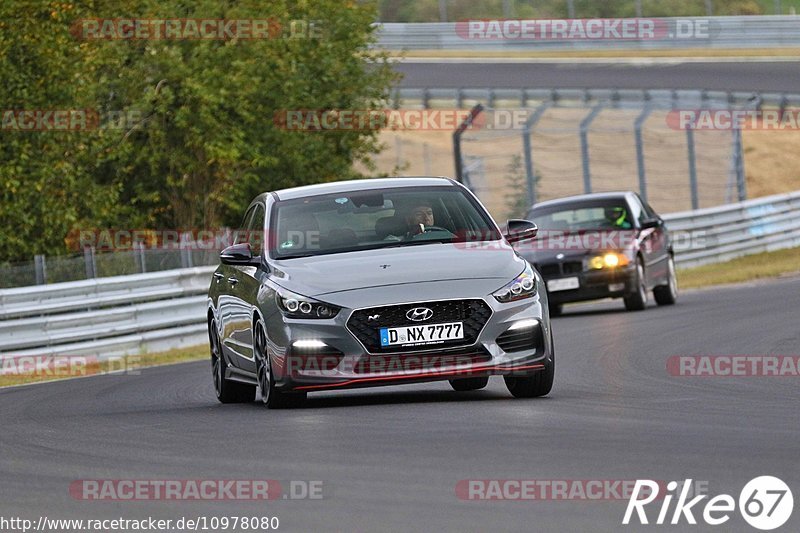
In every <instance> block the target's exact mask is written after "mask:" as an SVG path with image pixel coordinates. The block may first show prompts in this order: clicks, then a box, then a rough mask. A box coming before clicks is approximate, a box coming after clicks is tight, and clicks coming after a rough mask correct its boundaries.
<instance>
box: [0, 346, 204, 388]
mask: <svg viewBox="0 0 800 533" xmlns="http://www.w3.org/2000/svg"><path fill="white" fill-rule="evenodd" d="M208 356H209V355H208V346H207V345H203V344H201V345H199V346H190V347H188V348H177V349H174V350H169V351H166V352H158V353H148V354H143V355H127V356H119V357H112V358H109V359H105V360H99V359H97V358H96V357H94V356H71V355H64V356H54V357H52V358H48V357H44V356H34V357H31V358H16V359H14V358H10V359H5V360H3V361H2V363H0V367H2V369H3V370H4V371H5V370H7V369H17V370H18V371H17V372H16V373H12V374H0V387H8V386H11V385H25V384H28V383H38V382H42V381H53V380H56V379H66V378H76V377H84V376H95V375H103V374H112V373H119V374H123V373H134V372H137V371H138V370H139V369H142V368H146V367H151V366H160V365H170V364H173V363H183V362H186V361H197V360H202V359H206V358H207V357H208Z"/></svg>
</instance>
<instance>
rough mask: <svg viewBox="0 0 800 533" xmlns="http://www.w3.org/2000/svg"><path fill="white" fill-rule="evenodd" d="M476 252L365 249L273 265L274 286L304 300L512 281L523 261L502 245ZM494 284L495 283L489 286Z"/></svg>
mask: <svg viewBox="0 0 800 533" xmlns="http://www.w3.org/2000/svg"><path fill="white" fill-rule="evenodd" d="M482 244H487V245H488V244H491V246H486V247H481V248H475V247H471V246H470V245H468V244H463V243H455V244H441V243H434V244H426V245H421V246H408V247H402V248H389V249H383V250H364V251H358V252H347V253H340V254H331V255H319V256H315V257H301V258H296V259H285V260H280V261H277V260H276V261H273V262H272V267H273V269H272V279H273V281H275V283H277V284H278V285H280V286H282V287H284V288H286V289H288V290H291V291H296V292H298V293H300V294H304V295H306V296H312V297H313V296H322V295H326V294H331V293H338V292H342V291H350V290H354V289H367V288H372V287H382V286H389V285H393V286H397V285H404V284H417V283H424V282H436V281H448V280H478V279H484V280H492V282H491V283H490V285H492V286H493V285H495V284H496V285H497V287H498V288H499V287H500V286H502V281H503V280H506V281H510V280H512V279H514V277H515V276H517V275H518V274H519V273H520V272H522V270H523V269H524V268H525V262H524V261H523V260H522V259H521V258H520V257H518V256H517V254H516V253H515V252H514V250H513V249H512V248H511V246H509V245H508V244H506V243H505V242H504V241H493V242H491V243H482ZM494 281H499V283H494Z"/></svg>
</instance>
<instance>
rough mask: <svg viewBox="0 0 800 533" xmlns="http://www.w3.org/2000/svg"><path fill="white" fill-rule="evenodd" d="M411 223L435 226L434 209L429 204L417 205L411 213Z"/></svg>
mask: <svg viewBox="0 0 800 533" xmlns="http://www.w3.org/2000/svg"><path fill="white" fill-rule="evenodd" d="M409 223H411V224H424V225H426V226H433V209H431V208H430V207H427V206H419V207H415V208H414V209H413V210H412V211H411V214H410V215H409Z"/></svg>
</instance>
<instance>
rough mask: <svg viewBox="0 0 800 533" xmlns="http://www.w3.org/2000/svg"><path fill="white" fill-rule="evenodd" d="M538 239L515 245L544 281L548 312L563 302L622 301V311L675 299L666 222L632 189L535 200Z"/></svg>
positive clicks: (532, 216) (555, 312)
mask: <svg viewBox="0 0 800 533" xmlns="http://www.w3.org/2000/svg"><path fill="white" fill-rule="evenodd" d="M526 218H527V219H528V220H532V221H534V222H535V223H536V224H537V225H538V226H539V239H537V240H535V241H527V242H524V243H519V244H517V251H518V253H520V255H522V256H523V257H524V258H525V259H527V260H528V261H529V262H531V263H532V264H533V265H534V266H535V268H536V269H537V270H538V271H539V273H540V274H541V275H542V278H544V280H545V281H546V284H547V291H548V294H549V305H550V314H551V315H559V314H561V311H562V308H563V304H565V303H568V302H578V301H585V300H595V299H601V298H622V299H623V300H624V301H625V308H626V309H627V310H629V311H639V310H643V309H645V308H646V307H647V300H648V291H650V290H652V291H653V296H654V297H655V301H656V303H657V304H658V305H671V304H674V303H675V301H676V299H677V297H678V282H677V278H676V275H675V259H674V253H673V248H672V240H671V238H670V235H669V232H668V231H667V229H666V227H665V225H664V221H663V219H662V218H661V217H660V216H658V214H656V212H655V211H654V210H653V208H652V207H650V206H649V205H648V204H647V202H644V201H643V200H642V199H641V197H640V196H639V195H638V194H636V193H635V192H630V191H629V192H615V193H599V194H585V195H580V196H572V197H569V198H560V199H557V200H550V201H547V202H541V203H538V204H536V205H534V206H533V207H532V208H531V210H530V211H529V212H528V214H527V216H526Z"/></svg>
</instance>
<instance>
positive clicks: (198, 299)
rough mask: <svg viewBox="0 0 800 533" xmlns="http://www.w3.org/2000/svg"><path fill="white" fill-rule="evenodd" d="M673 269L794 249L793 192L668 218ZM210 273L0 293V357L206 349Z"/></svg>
mask: <svg viewBox="0 0 800 533" xmlns="http://www.w3.org/2000/svg"><path fill="white" fill-rule="evenodd" d="M664 218H665V220H666V223H667V227H668V228H669V229H670V230H671V231H674V232H676V233H681V234H682V235H684V236H686V235H689V236H690V237H691V238H690V239H689V240H688V241H686V240H684V242H689V243H690V245H689V246H681V247H680V248H679V249H678V251H677V253H676V261H677V263H678V265H679V266H680V267H691V266H697V265H702V264H708V263H715V262H720V261H726V260H729V259H732V258H735V257H739V256H743V255H747V254H751V253H757V252H764V251H771V250H777V249H780V248H789V247H794V246H800V191H797V192H793V193H790V194H780V195H775V196H769V197H764V198H757V199H754V200H748V201H746V202H741V203H736V204H730V205H725V206H721V207H713V208H708V209H700V210H697V211H686V212H682V213H672V214H669V215H666V216H665V217H664ZM212 271H213V267H203V268H190V269H182V270H173V271H164V272H157V273H152V274H139V275H135V276H119V277H112V278H100V279H93V280H86V281H77V282H69V283H58V284H53V285H45V286H41V285H39V286H32V287H22V288H16V289H4V290H0V320H2V321H0V357H8V356H14V355H50V354H58V355H99V356H110V355H119V354H139V353H142V352H157V351H161V350H167V349H170V348H176V347H181V346H192V345H197V344H203V343H205V342H207V338H208V337H207V333H206V320H205V310H206V308H205V303H204V302H205V296H204V295H205V293H206V291H207V290H208V287H209V285H210V282H211V272H212Z"/></svg>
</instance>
